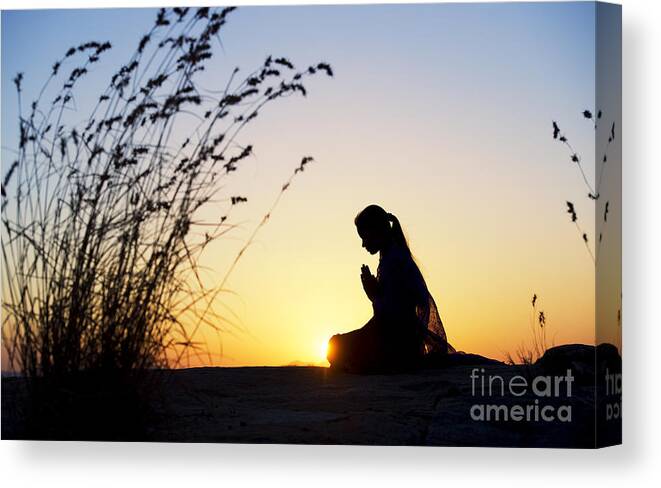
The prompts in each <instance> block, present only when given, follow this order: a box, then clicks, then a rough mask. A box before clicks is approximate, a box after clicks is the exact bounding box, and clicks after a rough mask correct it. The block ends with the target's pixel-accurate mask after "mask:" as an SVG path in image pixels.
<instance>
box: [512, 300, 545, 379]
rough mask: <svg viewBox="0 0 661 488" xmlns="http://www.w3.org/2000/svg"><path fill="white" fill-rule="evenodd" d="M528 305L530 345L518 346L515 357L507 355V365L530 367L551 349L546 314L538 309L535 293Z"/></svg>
mask: <svg viewBox="0 0 661 488" xmlns="http://www.w3.org/2000/svg"><path fill="white" fill-rule="evenodd" d="M530 303H531V306H532V310H531V312H530V320H529V327H530V335H531V337H532V341H531V345H530V346H525V345H523V344H522V345H520V346H519V347H518V348H517V350H516V352H515V356H512V354H511V353H507V356H506V359H507V363H508V364H511V365H515V364H522V365H524V366H531V365H533V364H534V363H535V362H536V361H537V360H538V359H539V358H541V357H542V356H543V355H544V353H545V352H546V350H547V349H549V348H550V347H553V343H552V342H549V341H548V339H547V332H548V324H547V321H546V320H547V319H546V313H545V312H544V311H543V310H540V309H539V308H538V304H539V297H538V296H537V294H536V293H533V296H532V299H531V300H530Z"/></svg>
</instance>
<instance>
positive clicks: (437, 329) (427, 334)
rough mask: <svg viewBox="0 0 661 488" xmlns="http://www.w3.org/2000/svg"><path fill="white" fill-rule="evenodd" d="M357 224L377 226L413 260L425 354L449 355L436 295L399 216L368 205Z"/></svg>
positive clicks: (365, 227)
mask: <svg viewBox="0 0 661 488" xmlns="http://www.w3.org/2000/svg"><path fill="white" fill-rule="evenodd" d="M354 223H355V224H356V227H357V228H358V229H374V230H377V231H380V232H384V233H387V234H388V235H390V238H391V239H392V242H393V244H394V245H396V246H397V247H399V248H400V250H401V251H403V252H404V253H405V254H406V256H407V257H408V258H409V259H410V263H409V264H410V268H409V269H411V270H412V273H413V275H414V276H415V279H414V281H415V282H416V283H417V284H418V286H416V287H415V288H416V290H417V291H416V298H415V300H416V304H415V305H416V307H415V308H416V310H415V312H416V316H417V317H418V321H419V324H420V326H421V327H422V328H423V329H424V336H423V340H422V347H423V349H424V353H425V354H430V353H438V354H448V353H449V352H454V348H453V347H452V346H451V345H449V344H448V341H447V336H446V334H445V328H444V327H443V321H442V320H441V316H440V314H439V312H438V308H437V307H436V302H435V301H434V298H433V297H432V296H431V294H430V293H429V289H428V288H427V284H426V283H425V279H424V277H423V276H422V273H421V271H420V268H419V266H418V265H417V263H416V262H415V259H413V255H412V254H411V249H410V248H409V244H408V241H407V240H406V236H405V235H404V231H403V230H402V226H401V224H400V223H399V219H398V218H397V217H395V216H394V215H393V214H391V213H388V212H386V211H385V210H384V209H383V208H381V207H380V206H378V205H368V206H367V207H365V208H364V209H363V210H362V211H361V212H360V213H359V214H358V215H357V216H356V218H355V220H354Z"/></svg>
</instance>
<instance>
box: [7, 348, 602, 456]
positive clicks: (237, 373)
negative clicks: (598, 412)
mask: <svg viewBox="0 0 661 488" xmlns="http://www.w3.org/2000/svg"><path fill="white" fill-rule="evenodd" d="M584 347H591V346H584ZM589 351H590V350H587V352H586V353H585V354H587V357H588V358H589V357H592V358H594V348H592V349H591V351H592V356H590V355H589ZM577 354H578V353H577V352H576V351H572V352H571V354H570V357H572V358H574V357H577ZM556 356H558V355H556ZM559 356H561V358H562V359H563V360H564V361H566V360H567V357H568V356H567V355H566V354H564V355H563V354H560V355H559ZM551 359H553V362H552V364H551V363H549V364H547V365H546V366H547V368H546V370H547V371H546V372H547V373H548V374H549V375H550V374H556V373H557V374H558V375H561V374H564V372H565V371H566V368H565V366H566V365H568V366H569V367H571V368H572V370H573V371H574V373H573V374H574V377H575V379H574V382H573V385H572V386H573V388H572V395H571V397H567V396H566V394H565V392H563V393H562V394H561V395H560V396H559V397H557V398H555V397H554V398H549V399H541V400H540V399H539V397H537V396H535V395H534V394H533V393H532V392H528V393H527V394H525V395H523V396H520V397H518V396H513V395H511V394H509V393H507V392H506V395H505V396H501V395H500V392H499V387H498V385H499V383H495V385H496V387H495V390H496V391H495V395H493V396H486V397H483V396H481V395H480V392H479V388H478V391H476V394H475V395H473V390H472V385H473V382H472V380H471V374H473V372H474V371H476V372H477V373H481V374H482V371H481V368H484V372H483V374H484V375H485V376H486V377H493V376H498V377H502V378H503V379H504V381H505V382H506V384H507V382H508V381H509V379H510V378H512V377H513V376H516V375H521V376H523V377H527V378H533V377H534V375H533V374H532V372H533V371H534V374H539V373H542V372H543V371H542V370H540V369H534V368H533V369H531V367H528V368H522V367H513V366H508V365H505V364H502V363H495V362H494V363H490V364H482V365H480V364H462V365H455V366H446V367H443V368H436V369H425V370H422V371H419V372H416V373H411V374H397V375H352V374H345V373H337V372H334V371H331V370H329V369H327V368H321V367H243V368H194V369H184V370H173V371H163V372H161V373H160V374H161V375H162V378H161V379H162V380H163V382H161V384H162V385H163V386H162V387H161V388H160V391H161V393H160V395H158V397H157V398H154V399H153V400H152V401H151V402H150V414H149V417H148V418H147V420H146V421H145V425H144V427H145V429H144V432H143V433H142V434H140V435H139V436H138V438H137V439H134V440H150V441H174V442H239V443H302V444H372V445H437V446H521V447H592V446H594V444H595V437H594V432H595V421H594V419H595V406H594V396H595V384H594V375H593V374H592V372H591V371H589V368H588V370H584V369H581V364H579V363H580V361H579V362H578V363H577V362H576V361H569V362H568V363H567V364H566V365H565V363H563V362H562V361H558V359H557V357H551ZM589 364H590V362H589V361H588V362H586V363H585V365H586V367H587V366H589ZM592 364H594V363H592ZM476 368H478V369H477V370H476ZM553 368H555V369H556V370H557V371H552V370H553ZM592 371H593V370H592ZM21 381H22V380H20V379H17V378H5V379H3V402H2V407H3V411H2V416H3V422H2V436H3V438H21V437H23V436H22V435H21V430H20V420H17V418H16V415H15V402H12V401H11V399H12V398H14V399H15V398H16V396H17V395H16V389H17V388H18V387H19V385H20V382H21ZM477 381H478V382H477V383H476V384H477V385H479V380H477ZM519 381H520V380H519ZM536 399H537V400H540V401H541V406H545V405H551V406H553V407H554V408H555V409H557V407H559V406H560V405H569V406H571V410H572V412H571V413H572V418H571V422H561V421H559V420H557V419H556V420H554V421H551V422H545V421H541V420H537V421H535V420H534V419H533V420H530V421H514V420H512V419H511V418H510V419H508V420H507V421H505V420H504V419H503V418H502V417H501V418H500V420H493V419H492V420H491V421H477V420H474V419H472V418H471V408H472V407H473V406H474V405H475V404H493V405H505V407H506V408H507V409H508V411H510V407H511V406H512V405H514V404H521V405H534V404H535V400H536ZM501 414H502V411H501ZM104 415H107V414H104Z"/></svg>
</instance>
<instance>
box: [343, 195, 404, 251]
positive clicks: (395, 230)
mask: <svg viewBox="0 0 661 488" xmlns="http://www.w3.org/2000/svg"><path fill="white" fill-rule="evenodd" d="M354 223H355V224H356V227H358V228H372V229H377V230H380V231H381V232H384V233H387V234H389V235H390V237H391V239H392V241H393V243H394V244H396V245H398V246H400V247H401V248H402V249H403V250H405V251H406V253H407V254H409V255H410V254H411V250H410V249H409V243H408V241H407V240H406V236H405V235H404V231H403V230H402V226H401V224H400V223H399V219H398V218H397V217H395V216H394V215H393V214H391V213H388V212H386V211H385V210H384V209H383V208H382V207H380V206H379V205H375V204H372V205H368V206H367V207H365V208H364V209H363V210H362V211H361V212H360V213H359V214H358V215H356V218H355V220H354Z"/></svg>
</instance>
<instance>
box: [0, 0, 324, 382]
mask: <svg viewBox="0 0 661 488" xmlns="http://www.w3.org/2000/svg"><path fill="white" fill-rule="evenodd" d="M233 10H234V8H231V7H230V8H223V9H213V8H197V9H192V8H173V9H160V10H159V11H158V13H157V15H156V19H155V21H154V24H153V25H152V26H151V28H149V30H148V32H147V33H146V34H145V35H144V36H143V37H142V38H141V40H140V42H139V43H138V46H137V47H136V50H135V52H134V53H133V54H132V56H131V57H130V59H129V60H128V61H127V62H126V64H124V65H122V66H121V67H119V69H118V70H117V71H116V72H115V73H114V75H113V76H112V78H111V79H110V82H109V84H108V85H107V87H105V88H104V89H103V90H102V91H101V92H99V96H98V99H97V100H96V102H95V103H94V105H93V106H92V107H90V109H89V111H88V112H85V113H86V114H88V115H85V119H86V120H85V122H84V123H82V124H71V123H68V122H67V120H68V119H69V118H70V117H67V114H69V113H70V112H72V111H74V110H75V111H76V112H78V113H80V112H83V111H85V107H80V106H77V103H78V101H77V97H76V94H77V90H78V89H79V87H80V86H81V83H83V80H84V78H85V76H86V75H87V74H88V71H89V70H91V68H92V67H93V65H95V64H96V63H100V62H101V61H102V59H103V56H104V53H105V52H106V51H108V50H110V49H111V48H112V45H111V44H110V43H109V42H87V43H84V44H81V45H79V46H74V47H71V48H70V49H69V50H67V51H66V53H65V54H64V55H63V57H62V58H61V59H59V60H57V61H56V62H55V63H54V65H53V66H52V72H51V75H50V77H49V78H48V80H47V81H46V83H45V84H44V86H43V88H42V89H41V91H40V93H39V94H38V96H37V97H36V99H34V101H31V102H30V103H29V104H28V105H27V106H26V100H25V94H24V90H23V74H22V73H21V74H18V75H17V76H16V77H15V78H14V84H15V88H16V92H17V95H18V104H19V120H18V125H19V140H18V147H17V152H16V154H17V156H16V160H15V161H13V163H12V164H11V165H10V167H9V169H8V170H7V172H6V173H5V175H4V178H3V180H2V232H3V236H2V259H3V283H2V286H3V297H4V298H3V322H2V336H3V343H4V348H5V352H6V354H7V355H8V358H9V361H10V363H11V365H12V367H13V368H15V369H16V370H18V371H20V372H22V373H23V374H24V375H25V376H26V377H27V378H28V379H39V380H40V381H42V382H43V380H48V381H50V382H53V381H55V382H56V381H58V380H59V379H62V378H67V377H70V376H71V375H75V374H76V373H79V372H81V371H125V372H128V371H142V370H148V369H153V368H163V367H171V366H176V365H177V364H179V363H180V362H181V360H182V358H183V357H184V355H185V354H187V353H188V352H190V351H191V350H195V349H196V348H200V347H203V345H202V344H203V342H204V341H202V340H200V337H202V336H201V334H202V330H203V329H207V330H209V329H211V330H215V331H218V330H219V326H220V324H221V323H222V322H223V320H224V317H223V316H222V315H221V314H219V313H218V312H217V311H216V309H215V307H214V301H215V299H216V298H217V297H218V295H219V293H222V292H223V291H225V283H226V279H224V280H222V283H221V284H220V285H219V286H217V287H212V288H208V287H206V286H205V285H204V284H203V283H202V280H201V277H200V273H199V258H200V255H201V253H202V252H203V251H204V249H205V247H206V246H208V245H209V243H210V242H212V241H214V240H216V239H218V238H221V237H222V236H224V235H226V234H227V232H229V231H230V230H231V229H232V228H233V227H234V226H233V224H232V223H231V221H230V217H231V213H232V209H233V208H235V207H236V206H238V205H241V204H244V203H245V202H246V201H247V199H246V198H245V197H244V196H241V195H234V194H232V192H231V185H230V182H229V181H228V176H229V175H230V174H231V173H233V172H235V171H237V170H239V169H240V167H241V164H242V162H243V161H244V160H245V159H246V158H248V157H249V156H250V155H251V154H252V153H253V146H252V145H250V144H246V145H242V144H240V143H239V142H238V139H237V136H238V135H239V134H240V133H241V131H242V130H243V129H244V127H246V125H248V124H249V123H250V122H251V121H253V120H255V119H256V118H257V117H258V116H259V114H260V111H262V110H263V109H264V108H265V106H266V105H267V104H269V103H270V102H273V101H275V100H278V99H281V98H286V97H288V96H291V95H303V96H305V95H306V94H307V89H306V87H305V85H304V82H305V80H306V79H308V78H309V77H311V76H313V75H316V74H319V73H321V74H325V75H327V76H332V75H333V72H332V69H331V67H330V65H328V64H327V63H323V62H322V63H318V64H316V65H312V66H307V67H305V68H303V69H297V68H296V67H295V66H294V64H293V63H292V62H291V61H290V60H288V59H287V58H284V57H274V56H268V57H267V58H266V60H265V61H264V62H263V64H262V65H260V66H258V67H257V69H255V70H254V71H252V72H250V73H247V74H243V75H242V74H241V71H240V70H239V69H238V68H235V69H234V70H233V71H232V72H231V74H230V75H229V78H228V79H227V80H226V83H225V84H224V88H223V89H222V90H220V91H217V92H211V91H208V90H204V89H202V88H201V87H200V86H199V83H196V77H197V76H199V73H200V72H202V71H203V70H204V69H205V67H206V66H207V65H208V64H209V63H210V62H211V60H212V59H213V47H212V45H213V44H215V43H220V33H221V32H222V30H223V27H224V26H225V24H226V22H227V19H228V17H229V16H230V14H231V13H232V12H233ZM191 120H193V121H194V123H193V124H192V129H191V124H190V121H191ZM184 131H185V132H184ZM182 134H188V136H185V135H184V137H181V135H182ZM311 160H312V158H311V157H309V156H306V157H304V158H303V159H302V161H301V164H300V165H299V166H298V167H296V168H295V169H294V168H293V171H294V172H293V174H292V177H293V176H294V175H295V174H297V173H298V172H300V171H301V170H302V169H303V168H304V166H305V165H306V164H308V163H309V162H310V161H311ZM290 183H291V179H290V180H289V181H287V182H286V183H285V185H284V186H283V187H282V188H281V191H280V193H279V195H278V198H277V200H276V201H275V203H274V207H273V209H274V208H275V206H276V205H277V202H278V201H279V199H280V196H281V195H282V194H283V193H284V192H285V191H286V190H287V188H288V187H289V184H290ZM212 205H213V206H214V209H216V208H218V209H222V210H221V213H220V214H218V217H217V219H215V220H214V221H211V222H210V221H208V220H203V219H202V218H200V217H199V215H200V211H201V210H202V209H204V208H207V207H209V206H212ZM273 209H271V211H272V210H273ZM269 213H270V212H269ZM266 220H268V215H267V216H266V217H265V219H264V220H263V221H262V222H261V223H260V224H259V225H258V226H257V228H256V229H255V232H257V231H258V230H259V229H260V228H261V227H262V226H263V225H264V223H265V222H266ZM252 238H254V234H253V236H252V237H251V239H250V240H252ZM248 245H249V242H248V243H247V244H246V247H247V246H248ZM244 250H245V247H244ZM242 254H243V250H242V251H241V253H240V254H239V256H237V258H236V260H235V261H234V264H233V265H232V268H231V269H230V271H228V273H230V272H231V271H232V269H233V268H234V266H235V264H236V261H237V260H238V259H239V258H240V257H241V255H242ZM185 318H186V319H185Z"/></svg>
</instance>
